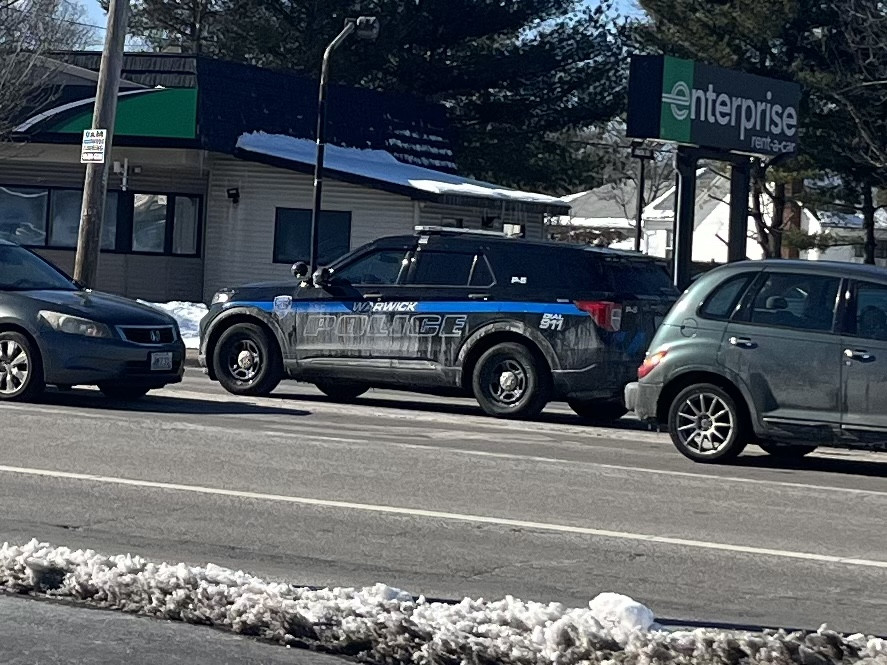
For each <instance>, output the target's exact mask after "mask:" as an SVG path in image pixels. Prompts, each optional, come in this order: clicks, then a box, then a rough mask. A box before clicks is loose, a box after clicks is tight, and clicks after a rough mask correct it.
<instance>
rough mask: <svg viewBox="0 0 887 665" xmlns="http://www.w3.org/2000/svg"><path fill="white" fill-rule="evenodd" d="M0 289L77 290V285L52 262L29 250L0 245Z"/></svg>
mask: <svg viewBox="0 0 887 665" xmlns="http://www.w3.org/2000/svg"><path fill="white" fill-rule="evenodd" d="M0 290H2V291H46V290H53V291H76V290H77V287H76V286H75V285H74V284H73V282H71V280H69V279H68V278H67V277H65V275H64V274H62V273H61V272H60V271H59V270H57V269H56V268H55V267H53V266H52V265H51V264H50V263H47V262H46V261H44V260H43V259H41V258H40V257H38V256H37V255H35V254H32V253H31V252H29V251H28V250H26V249H23V248H22V247H18V246H16V245H0Z"/></svg>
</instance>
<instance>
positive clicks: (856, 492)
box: [4, 404, 887, 497]
mask: <svg viewBox="0 0 887 665" xmlns="http://www.w3.org/2000/svg"><path fill="white" fill-rule="evenodd" d="M4 408H12V409H16V410H20V411H33V412H35V413H38V414H40V415H45V414H57V415H65V416H67V417H73V418H88V419H98V420H116V421H125V422H127V423H130V424H135V423H136V422H141V423H143V424H148V425H150V424H152V423H153V422H154V421H152V420H150V419H148V418H144V417H143V418H136V417H135V416H138V415H142V416H144V415H148V414H145V413H144V412H139V411H134V412H132V413H130V414H128V415H119V414H109V413H107V412H104V411H102V412H83V411H71V410H70V409H69V408H65V409H61V408H56V409H53V408H47V407H46V406H43V405H40V406H31V405H20V404H16V405H14V406H12V405H4ZM162 426H163V429H165V430H171V431H176V430H178V431H198V432H207V433H211V432H219V433H226V434H234V433H235V430H232V428H231V427H229V426H223V425H205V424H202V423H186V422H174V421H164V422H163V425H162ZM312 430H313V431H312ZM324 430H329V427H328V426H327V425H315V426H313V427H306V426H305V424H302V425H301V426H300V429H299V430H298V431H297V432H292V431H282V430H276V429H250V430H249V432H250V434H251V435H252V436H267V437H269V438H275V439H282V440H292V441H295V442H297V443H298V444H300V445H322V444H324V443H342V444H348V445H354V446H361V447H365V446H367V445H370V446H385V447H389V448H402V449H407V450H421V451H423V452H425V451H427V452H433V453H446V454H454V455H467V456H471V457H487V458H494V459H507V460H513V461H526V462H539V463H545V464H560V465H564V464H567V465H571V466H575V465H581V466H588V467H594V468H597V469H604V470H611V471H622V472H627V473H643V474H647V475H654V476H664V477H672V478H688V479H698V480H714V481H718V482H725V483H739V484H745V485H757V486H772V487H785V488H788V489H797V490H804V491H814V492H817V491H820V492H832V493H838V494H849V495H852V496H874V497H887V491H885V490H870V489H859V488H853V487H835V486H832V485H814V484H812V483H797V482H791V481H787V480H766V479H763V478H743V477H740V476H722V475H717V474H713V473H702V472H695V471H674V470H670V469H651V468H645V467H639V466H629V465H624V464H608V463H606V462H593V461H590V460H570V459H563V458H558V457H545V456H540V455H522V454H519V453H502V452H494V451H485V450H474V449H471V448H454V447H449V446H439V445H436V444H434V443H428V444H416V443H404V442H401V441H390V440H388V441H386V440H383V439H380V438H378V436H377V435H375V434H374V435H372V436H367V438H365V439H358V438H354V437H345V436H326V435H323V434H318V433H316V432H317V431H324ZM345 433H347V434H357V433H358V432H357V431H354V430H349V431H347V432H345ZM450 434H451V435H458V432H451V433H450ZM623 434H624V432H623ZM397 436H401V437H405V436H408V435H407V434H397ZM531 445H532V444H531ZM599 449H600V447H598V446H595V447H593V448H592V447H587V446H586V447H583V446H573V447H572V450H574V451H578V450H582V451H590V450H599ZM608 450H614V448H612V447H608ZM833 459H847V458H846V457H841V458H838V457H837V456H835V457H833ZM884 459H885V461H887V455H884Z"/></svg>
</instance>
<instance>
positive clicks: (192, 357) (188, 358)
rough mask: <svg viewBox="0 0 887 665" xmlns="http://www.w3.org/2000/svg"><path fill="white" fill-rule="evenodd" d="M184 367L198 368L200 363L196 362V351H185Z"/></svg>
mask: <svg viewBox="0 0 887 665" xmlns="http://www.w3.org/2000/svg"><path fill="white" fill-rule="evenodd" d="M185 367H200V363H199V362H197V349H187V350H186V351H185Z"/></svg>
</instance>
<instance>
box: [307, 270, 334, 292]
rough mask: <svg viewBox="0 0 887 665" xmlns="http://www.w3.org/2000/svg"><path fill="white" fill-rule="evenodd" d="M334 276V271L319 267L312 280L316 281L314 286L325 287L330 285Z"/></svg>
mask: <svg viewBox="0 0 887 665" xmlns="http://www.w3.org/2000/svg"><path fill="white" fill-rule="evenodd" d="M332 277H333V271H332V270H330V269H329V268H318V269H317V270H315V271H314V276H313V278H312V281H313V282H314V286H316V287H318V288H323V287H325V286H329V283H330V280H331V279H332Z"/></svg>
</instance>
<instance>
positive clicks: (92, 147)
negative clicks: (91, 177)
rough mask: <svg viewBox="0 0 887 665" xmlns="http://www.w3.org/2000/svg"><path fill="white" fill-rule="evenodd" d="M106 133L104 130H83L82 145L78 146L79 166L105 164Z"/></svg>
mask: <svg viewBox="0 0 887 665" xmlns="http://www.w3.org/2000/svg"><path fill="white" fill-rule="evenodd" d="M107 133H108V132H107V130H105V129H85V130H83V143H82V144H81V145H80V163H81V164H104V163H105V139H106V138H107Z"/></svg>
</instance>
